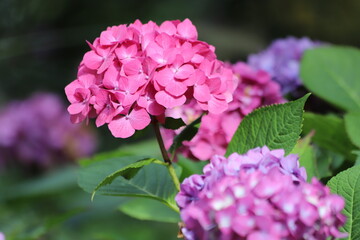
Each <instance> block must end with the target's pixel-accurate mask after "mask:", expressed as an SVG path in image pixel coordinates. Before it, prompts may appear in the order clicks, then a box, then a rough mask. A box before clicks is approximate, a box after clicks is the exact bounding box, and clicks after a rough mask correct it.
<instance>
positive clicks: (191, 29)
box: [177, 19, 197, 40]
mask: <svg viewBox="0 0 360 240" xmlns="http://www.w3.org/2000/svg"><path fill="white" fill-rule="evenodd" d="M177 30H178V33H179V34H180V36H182V37H184V38H188V39H192V40H196V39H197V31H196V27H195V26H194V25H193V24H192V22H191V21H190V20H189V19H185V20H184V21H183V22H181V23H179V24H178V25H177Z"/></svg>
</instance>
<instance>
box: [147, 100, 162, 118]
mask: <svg viewBox="0 0 360 240" xmlns="http://www.w3.org/2000/svg"><path fill="white" fill-rule="evenodd" d="M146 110H147V111H148V112H149V113H150V114H151V115H154V116H158V115H160V114H163V113H164V112H165V108H164V107H163V106H161V105H160V104H158V103H157V102H155V101H151V102H150V103H149V104H148V106H147V108H146Z"/></svg>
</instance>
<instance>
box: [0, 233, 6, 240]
mask: <svg viewBox="0 0 360 240" xmlns="http://www.w3.org/2000/svg"><path fill="white" fill-rule="evenodd" d="M0 240H5V235H4V234H3V233H2V232H0Z"/></svg>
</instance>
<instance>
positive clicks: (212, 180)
mask: <svg viewBox="0 0 360 240" xmlns="http://www.w3.org/2000/svg"><path fill="white" fill-rule="evenodd" d="M203 171H204V174H202V175H192V176H190V177H189V178H187V179H185V180H184V182H183V183H182V184H181V191H180V193H179V194H178V195H177V196H176V201H177V204H178V205H179V207H180V209H181V218H182V220H183V222H184V224H185V227H184V228H183V229H182V232H183V234H184V235H185V238H186V239H187V240H193V239H197V240H198V239H200V240H201V239H203V240H205V239H220V240H225V239H234V240H235V239H239V240H240V239H249V240H262V239H264V240H265V239H267V240H268V239H271V240H285V239H286V240H301V239H308V240H325V239H327V238H328V237H336V238H342V237H345V236H346V234H344V233H342V232H340V231H339V230H338V228H339V227H340V226H342V225H343V224H344V222H345V217H344V215H343V214H342V213H341V211H342V209H343V208H344V200H343V199H342V198H341V197H340V196H338V195H335V194H331V193H330V191H329V189H328V187H326V186H323V185H322V184H321V183H320V182H319V181H318V180H316V179H315V178H313V179H312V181H311V183H307V182H306V172H305V170H304V168H301V167H299V162H298V157H297V156H296V155H288V156H284V150H282V149H278V150H272V151H270V150H269V149H268V148H267V147H262V148H255V149H252V150H249V151H248V152H247V153H246V154H243V155H239V154H237V153H234V154H232V155H230V156H229V157H228V158H225V157H222V156H214V157H213V158H212V159H211V162H210V163H209V164H208V165H206V166H205V167H204V170H203Z"/></svg>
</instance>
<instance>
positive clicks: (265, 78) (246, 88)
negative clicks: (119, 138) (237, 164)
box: [162, 62, 285, 160]
mask: <svg viewBox="0 0 360 240" xmlns="http://www.w3.org/2000/svg"><path fill="white" fill-rule="evenodd" d="M229 67H230V68H232V70H233V72H234V73H235V75H234V77H235V78H236V82H238V86H237V88H236V90H235V91H234V96H233V101H232V102H230V103H229V107H228V109H227V110H226V111H225V112H223V113H222V114H212V113H209V114H207V115H205V116H203V117H202V120H201V125H200V128H199V131H198V133H197V134H196V136H195V137H194V138H193V139H192V140H191V141H184V142H183V146H182V147H181V148H180V149H179V150H178V152H179V153H181V154H182V155H184V156H186V157H189V158H191V159H194V160H209V159H210V158H211V156H214V155H216V154H218V155H224V154H225V151H226V148H227V146H228V144H229V142H230V141H231V138H232V136H233V135H234V133H235V131H236V129H237V127H238V126H239V124H240V122H241V119H242V118H243V117H244V116H245V115H247V114H249V113H250V112H252V111H253V110H254V109H256V108H258V107H261V106H265V105H270V104H274V103H282V102H284V101H285V100H284V99H283V98H282V96H281V93H280V86H279V85H278V84H277V83H276V82H274V81H272V80H271V78H270V76H269V74H267V73H266V72H265V71H262V70H259V71H257V70H254V69H252V68H251V67H249V66H248V65H246V64H245V63H243V62H238V63H236V64H234V65H229ZM201 113H203V111H202V109H200V108H199V107H197V106H196V104H194V103H192V104H188V105H184V106H182V107H179V108H175V109H172V110H170V111H167V113H166V115H167V116H171V117H173V118H182V120H183V121H184V122H185V123H186V124H189V123H191V122H192V121H193V120H195V119H196V118H197V117H199V116H200V115H201ZM180 131H181V129H180V130H175V131H174V130H168V129H162V133H163V137H164V140H165V147H167V148H168V147H170V145H171V144H172V139H173V138H174V136H175V135H176V134H178V133H179V132H180Z"/></svg>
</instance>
